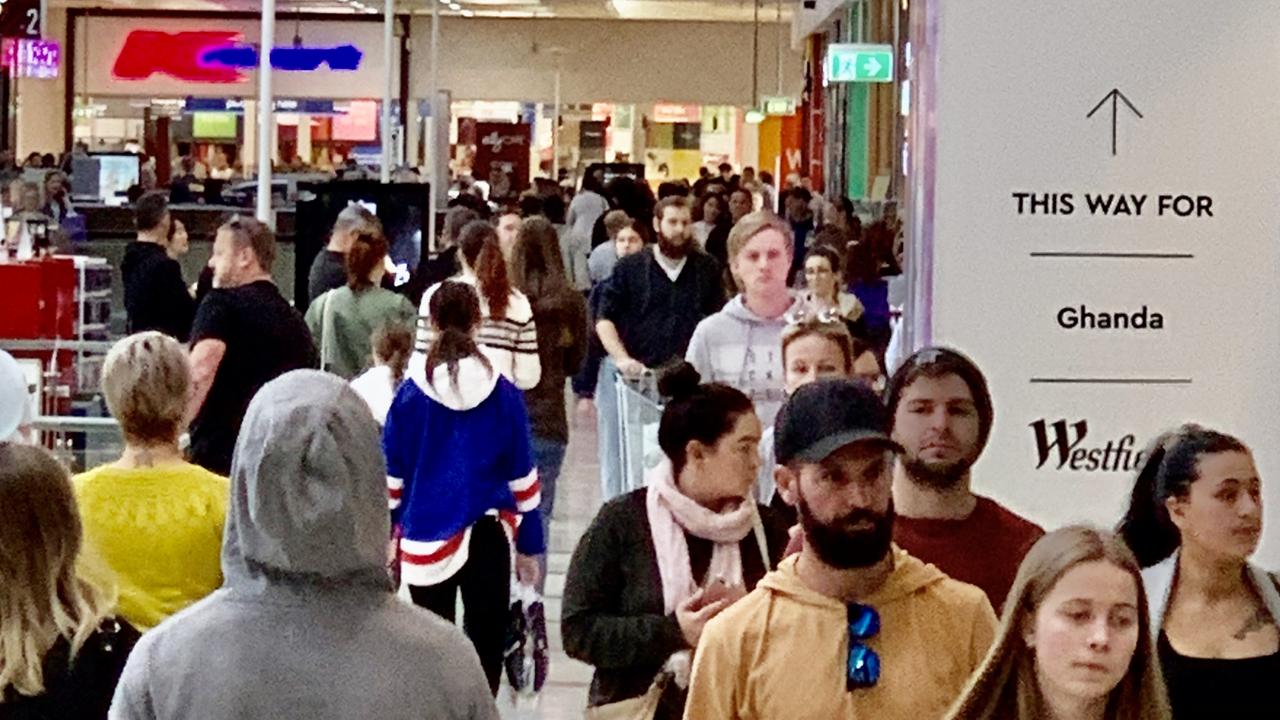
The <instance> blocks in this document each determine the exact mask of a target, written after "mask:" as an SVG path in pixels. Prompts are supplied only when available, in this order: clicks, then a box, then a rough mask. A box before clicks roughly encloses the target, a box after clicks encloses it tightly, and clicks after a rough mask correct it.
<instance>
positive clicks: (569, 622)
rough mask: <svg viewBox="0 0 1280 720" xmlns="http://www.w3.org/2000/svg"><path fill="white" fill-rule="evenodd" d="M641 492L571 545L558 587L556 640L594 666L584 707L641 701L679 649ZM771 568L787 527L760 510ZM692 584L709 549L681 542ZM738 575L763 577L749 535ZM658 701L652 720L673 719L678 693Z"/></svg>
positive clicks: (679, 709) (621, 500) (606, 512)
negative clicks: (559, 602) (686, 550)
mask: <svg viewBox="0 0 1280 720" xmlns="http://www.w3.org/2000/svg"><path fill="white" fill-rule="evenodd" d="M647 492H648V490H646V489H644V488H641V489H640V490H635V491H633V492H630V493H627V494H626V495H622V496H620V497H617V498H614V499H613V500H610V501H609V502H608V503H605V505H604V507H602V508H601V509H600V512H599V514H597V515H596V518H595V520H593V521H592V523H591V527H589V528H587V531H586V533H585V534H584V535H583V536H582V539H581V540H580V541H579V542H578V547H577V549H575V550H574V552H573V559H572V560H571V561H570V563H569V574H568V578H567V579H566V581H565V589H564V605H563V608H564V611H563V616H562V618H561V624H560V629H561V634H562V636H563V640H564V649H565V652H566V653H568V655H569V657H572V658H575V659H577V660H581V661H582V662H585V663H588V664H590V665H593V666H595V668H596V673H595V677H594V678H592V681H591V694H590V698H589V701H588V702H589V704H590V705H593V706H594V705H602V704H605V703H611V702H618V701H619V700H626V699H627V698H633V697H639V696H640V695H643V694H644V693H645V692H646V691H647V690H648V689H649V686H650V685H651V684H652V683H653V680H654V677H655V676H657V674H658V671H659V670H660V669H661V668H662V665H663V664H664V663H665V662H666V660H667V658H668V657H670V656H671V655H672V654H673V653H675V652H678V651H680V650H684V649H686V648H687V645H686V644H685V641H684V635H683V634H682V633H681V632H680V625H679V624H678V623H677V622H676V618H675V616H674V615H666V614H664V613H663V601H662V579H661V576H660V575H659V573H658V556H657V554H656V553H655V551H654V549H653V536H652V532H651V531H650V529H649V516H648V513H647V511H646V510H645V494H646V493H647ZM760 517H761V519H762V520H763V522H764V529H765V537H766V538H767V541H768V545H769V556H770V560H771V564H772V565H775V566H776V565H777V563H778V561H779V560H780V559H781V558H782V553H783V551H784V550H785V549H786V546H787V541H788V539H789V538H788V534H787V529H788V528H787V525H786V523H785V522H784V521H782V520H780V519H779V518H778V516H777V515H776V514H775V513H774V512H773V510H771V509H770V508H767V507H763V506H761V507H760ZM685 540H686V541H687V542H688V543H689V561H690V563H691V564H692V566H693V568H692V569H693V577H694V579H695V580H702V578H703V576H704V575H706V572H707V568H708V567H710V565H711V552H712V549H713V547H712V543H711V542H710V541H709V540H703V539H700V538H696V537H693V536H691V535H688V534H686V535H685ZM740 547H741V550H742V573H743V576H744V579H745V580H746V583H747V589H749V590H750V589H753V588H755V586H756V583H758V582H760V579H761V578H763V577H764V575H765V572H766V569H765V568H764V566H763V563H762V561H761V558H760V550H759V548H758V547H757V545H756V536H755V533H750V534H748V535H747V537H746V538H744V539H743V540H742V543H741V544H740ZM668 687H669V688H670V689H669V691H668V692H666V693H665V694H664V695H663V699H662V707H661V708H660V709H659V711H658V713H657V715H656V716H655V720H665V719H666V718H679V717H680V716H681V714H682V713H683V712H684V692H683V691H680V690H678V689H676V688H675V687H674V685H669V686H668Z"/></svg>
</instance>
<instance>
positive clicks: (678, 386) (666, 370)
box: [657, 360, 702, 400]
mask: <svg viewBox="0 0 1280 720" xmlns="http://www.w3.org/2000/svg"><path fill="white" fill-rule="evenodd" d="M657 374H658V392H659V393H661V394H662V396H663V397H668V398H671V399H672V400H683V399H685V398H687V397H690V396H691V395H693V394H694V393H695V392H697V391H698V386H699V385H701V384H702V375H701V374H699V373H698V371H697V369H696V368H694V367H693V365H690V364H689V363H688V362H686V361H684V360H679V361H676V362H673V363H671V364H669V365H664V366H663V367H660V368H658V371H657Z"/></svg>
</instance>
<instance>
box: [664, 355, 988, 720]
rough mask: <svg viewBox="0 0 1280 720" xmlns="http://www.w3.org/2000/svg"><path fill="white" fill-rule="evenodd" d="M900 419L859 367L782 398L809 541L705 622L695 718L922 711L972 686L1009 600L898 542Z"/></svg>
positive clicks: (787, 452) (778, 439)
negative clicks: (999, 610)
mask: <svg viewBox="0 0 1280 720" xmlns="http://www.w3.org/2000/svg"><path fill="white" fill-rule="evenodd" d="M887 426H888V423H887V420H886V417H885V411H884V406H883V405H881V403H880V401H879V400H878V399H877V397H876V395H875V393H874V392H873V391H872V390H870V389H869V388H866V387H864V386H862V385H860V384H858V383H856V382H854V381H852V380H846V379H839V380H820V381H818V382H814V383H810V384H808V385H805V386H804V387H801V388H800V389H799V390H797V391H796V392H795V394H793V395H792V396H791V397H790V399H788V400H787V403H786V404H785V405H784V406H783V407H782V410H781V412H780V413H779V414H778V418H777V424H776V426H775V434H774V451H775V455H776V457H777V462H778V468H777V470H776V471H775V472H776V476H777V481H778V488H779V491H780V492H781V493H782V494H783V497H784V498H785V499H786V500H787V501H788V502H790V503H792V504H793V505H795V506H796V508H797V510H798V511H799V515H800V524H801V527H802V528H803V532H804V548H803V549H802V550H801V551H800V554H799V555H795V556H792V557H790V558H787V559H786V560H783V561H782V563H781V564H780V565H779V566H778V569H777V570H775V571H774V572H772V573H769V574H768V575H766V576H765V578H764V579H763V580H761V581H760V584H759V585H758V586H757V587H756V589H755V590H754V591H752V592H751V593H750V594H749V595H747V596H746V597H745V598H743V599H742V600H739V601H738V602H736V603H734V604H733V605H732V606H731V607H729V608H728V609H726V610H725V611H723V612H722V613H721V614H720V615H719V616H717V617H716V618H715V619H714V620H712V621H711V622H710V623H709V624H708V625H707V626H706V629H705V630H703V634H702V640H701V642H700V643H699V645H698V650H697V652H696V654H695V656H694V658H695V659H694V668H693V678H692V682H691V685H690V688H689V699H688V704H687V705H686V706H685V717H686V718H746V717H751V718H788V719H789V720H790V719H803V718H815V719H817V718H823V719H824V720H825V719H826V718H835V717H841V718H869V717H876V718H888V719H889V720H895V719H899V718H900V719H901V720H920V719H921V718H937V717H942V716H943V715H944V714H945V713H946V711H947V708H948V707H949V706H950V705H951V703H952V702H953V701H954V700H955V698H956V697H957V696H958V695H959V694H960V692H961V691H962V690H963V689H964V687H965V684H966V683H967V682H968V680H969V677H970V675H971V674H972V673H973V671H974V670H976V669H977V667H978V665H979V663H981V662H982V659H983V657H984V656H985V655H986V652H987V649H988V647H989V646H990V644H991V642H992V639H993V637H994V635H995V629H996V618H995V614H994V613H993V612H992V610H991V605H990V603H988V602H987V598H986V596H985V595H984V594H983V593H982V591H981V590H979V589H978V588H975V587H973V586H970V585H966V584H964V583H961V582H958V581H956V580H952V579H951V578H948V577H947V576H946V575H944V574H942V572H941V571H939V570H938V569H937V568H934V567H933V566H931V565H926V564H925V563H923V562H921V561H920V560H917V559H916V558H914V557H912V556H911V555H910V554H908V553H907V552H906V551H904V550H902V549H900V548H897V547H895V546H894V545H893V543H892V536H893V525H894V511H893V499H892V497H891V492H890V487H891V478H892V473H893V464H894V456H895V455H896V454H897V453H899V452H901V448H900V447H898V445H897V444H896V443H894V442H893V441H892V440H891V439H890V438H889V435H888V432H887ZM882 668H883V672H882Z"/></svg>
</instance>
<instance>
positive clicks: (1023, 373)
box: [931, 0, 1280, 566]
mask: <svg viewBox="0 0 1280 720" xmlns="http://www.w3.org/2000/svg"><path fill="white" fill-rule="evenodd" d="M938 5H939V6H940V10H941V13H942V14H941V18H940V36H939V48H938V53H939V54H938V58H939V62H938V68H939V70H938V73H939V74H938V83H937V84H938V95H937V98H936V100H937V105H936V110H937V112H936V120H937V156H936V157H937V163H936V185H935V189H936V196H935V197H936V204H935V215H934V221H935V224H934V234H933V236H934V238H935V240H934V245H935V247H934V255H933V257H934V271H933V295H932V299H931V307H932V311H933V339H934V341H935V342H937V343H940V344H945V345H951V346H955V347H957V348H959V349H961V350H963V351H965V352H967V353H969V354H970V355H972V356H973V357H974V358H975V360H976V361H977V362H978V363H979V365H981V366H982V367H983V369H984V370H985V371H986V372H987V374H988V376H989V378H990V382H991V385H992V389H993V393H994V396H995V407H996V425H995V429H994V434H993V437H992V441H991V445H990V447H989V448H988V449H987V451H986V454H985V456H984V458H983V460H982V461H981V462H980V464H979V465H978V467H977V468H976V469H975V474H974V478H975V483H976V486H977V489H978V490H979V491H980V492H984V493H987V494H990V495H991V496H993V497H995V498H997V499H998V500H1000V501H1002V502H1005V503H1007V504H1008V505H1010V506H1011V507H1013V508H1015V509H1017V510H1018V511H1021V512H1023V513H1025V514H1026V515H1028V516H1029V517H1031V518H1033V519H1035V520H1037V521H1038V522H1040V523H1042V524H1044V525H1045V526H1047V527H1056V526H1059V525H1061V524H1063V523H1066V522H1070V521H1078V520H1085V521H1090V522H1093V523H1097V524H1101V525H1106V526H1110V525H1113V524H1114V523H1115V522H1116V521H1117V520H1118V518H1119V517H1120V514H1121V512H1122V509H1123V507H1124V506H1125V504H1126V503H1127V498H1128V493H1129V492H1130V490H1131V488H1132V484H1133V478H1134V475H1135V469H1136V468H1137V466H1138V462H1139V459H1140V458H1139V453H1140V452H1141V451H1142V450H1143V449H1144V447H1145V446H1146V444H1147V443H1148V441H1149V440H1150V439H1151V438H1153V437H1154V436H1155V435H1156V434H1158V433H1159V432H1161V431H1163V430H1165V429H1168V428H1171V427H1174V426H1176V425H1178V424H1181V423H1183V422H1186V421H1195V422H1199V423H1201V424H1203V425H1206V426H1209V427H1212V428H1215V429H1220V430H1223V431H1226V432H1229V433H1232V434H1235V435H1237V436H1239V437H1240V438H1241V439H1242V440H1244V441H1245V442H1246V443H1247V444H1249V445H1250V446H1251V447H1252V448H1253V449H1254V451H1255V454H1256V458H1257V461H1258V465H1259V469H1260V472H1261V474H1262V476H1263V479H1264V486H1265V487H1266V490H1265V492H1266V493H1267V496H1268V498H1269V500H1270V508H1271V511H1270V512H1269V513H1268V515H1269V517H1270V522H1269V527H1268V530H1267V531H1266V532H1265V533H1264V536H1265V538H1264V545H1263V560H1264V561H1267V560H1270V561H1271V562H1268V563H1267V564H1269V565H1272V566H1275V565H1278V564H1280V562H1276V561H1277V560H1280V456H1278V454H1277V450H1278V449H1277V447H1276V443H1275V440H1274V438H1275V427H1276V422H1277V421H1276V418H1277V416H1278V415H1280V402H1277V400H1280V383H1277V381H1276V378H1277V370H1278V369H1280V352H1278V350H1280V292H1278V291H1277V284H1278V283H1280V85H1277V84H1276V83H1275V82H1272V81H1270V80H1268V78H1274V77H1276V76H1277V75H1280V41H1277V35H1276V28H1280V3H1274V2H1243V1H1240V0H1235V1H1232V2H1222V3H1215V4H1214V6H1213V10H1212V12H1206V11H1205V7H1204V6H1203V5H1202V4H1198V3H1191V2H1175V3H1170V2H1166V1H1164V0H1128V1H1127V2H1123V3H1117V2H1114V0H1081V1H1080V2H1071V3H1064V2H1061V1H1060V0H1022V1H1021V2H1014V3H1011V2H1007V1H1006V0H966V2H963V3H951V2H942V3H939V4H938Z"/></svg>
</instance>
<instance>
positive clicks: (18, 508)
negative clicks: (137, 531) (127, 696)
mask: <svg viewBox="0 0 1280 720" xmlns="http://www.w3.org/2000/svg"><path fill="white" fill-rule="evenodd" d="M80 548H81V529H80V516H79V514H78V512H77V509H76V501H75V496H74V494H73V493H72V490H71V478H70V477H69V476H68V474H67V471H66V470H65V469H64V468H63V467H62V466H61V465H59V464H58V461H57V460H54V459H53V456H52V455H50V454H49V453H48V452H47V451H46V450H44V448H40V447H35V446H30V445H18V444H14V443H4V442H0V717H3V718H78V719H79V718H84V719H85V720H95V719H97V718H105V717H106V716H107V707H108V706H109V705H110V704H111V696H112V694H113V693H114V692H115V686H116V682H117V681H118V680H119V679H120V673H121V671H122V670H123V669H124V663H125V660H126V659H127V658H128V655H129V651H130V650H131V649H132V648H133V645H134V643H135V642H136V641H137V639H138V633H137V631H136V630H134V629H133V628H132V627H130V626H129V625H128V624H127V623H125V622H123V621H117V620H116V619H114V618H113V617H112V615H111V613H112V605H113V599H112V598H111V597H110V595H109V594H108V593H106V592H103V591H102V590H100V589H99V588H97V587H95V586H94V585H93V584H92V583H90V582H88V581H87V580H85V579H84V578H82V577H81V576H80V574H79V573H78V572H77V569H76V567H77V563H78V562H79V560H80Z"/></svg>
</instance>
